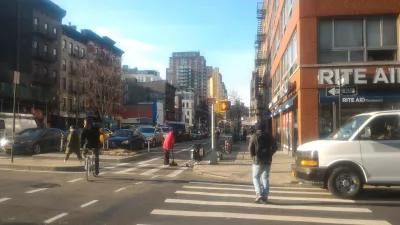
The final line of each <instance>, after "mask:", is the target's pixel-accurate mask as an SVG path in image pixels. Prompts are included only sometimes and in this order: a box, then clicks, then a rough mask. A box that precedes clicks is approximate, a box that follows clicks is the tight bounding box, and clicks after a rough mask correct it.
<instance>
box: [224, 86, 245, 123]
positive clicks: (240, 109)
mask: <svg viewBox="0 0 400 225" xmlns="http://www.w3.org/2000/svg"><path fill="white" fill-rule="evenodd" d="M241 100H242V99H241V97H240V94H239V92H238V91H236V90H232V91H230V93H229V101H231V104H232V106H231V109H230V110H229V112H228V113H227V116H228V118H229V119H237V120H240V118H241V117H242V116H245V115H248V112H247V109H246V107H245V106H243V105H242V104H241Z"/></svg>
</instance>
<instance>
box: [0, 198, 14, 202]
mask: <svg viewBox="0 0 400 225" xmlns="http://www.w3.org/2000/svg"><path fill="white" fill-rule="evenodd" d="M10 199H11V198H0V202H5V201H7V200H10Z"/></svg>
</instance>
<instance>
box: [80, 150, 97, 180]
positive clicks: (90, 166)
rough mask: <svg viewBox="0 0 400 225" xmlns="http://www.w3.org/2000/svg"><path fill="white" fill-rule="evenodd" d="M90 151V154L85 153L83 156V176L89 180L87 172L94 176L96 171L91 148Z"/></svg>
mask: <svg viewBox="0 0 400 225" xmlns="http://www.w3.org/2000/svg"><path fill="white" fill-rule="evenodd" d="M89 151H90V152H91V154H90V155H88V154H86V156H85V171H86V172H85V176H86V181H89V174H90V173H92V174H93V176H94V177H96V171H95V155H94V151H93V150H89ZM81 152H82V153H83V152H84V149H82V150H81Z"/></svg>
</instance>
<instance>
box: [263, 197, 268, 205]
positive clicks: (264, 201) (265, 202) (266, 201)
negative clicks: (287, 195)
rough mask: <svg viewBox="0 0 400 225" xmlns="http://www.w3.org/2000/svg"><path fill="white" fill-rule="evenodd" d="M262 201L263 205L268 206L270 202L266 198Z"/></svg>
mask: <svg viewBox="0 0 400 225" xmlns="http://www.w3.org/2000/svg"><path fill="white" fill-rule="evenodd" d="M262 201H263V204H269V203H270V202H269V201H268V198H263V199H262Z"/></svg>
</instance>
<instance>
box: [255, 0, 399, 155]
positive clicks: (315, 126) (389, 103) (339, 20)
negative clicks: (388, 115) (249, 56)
mask: <svg viewBox="0 0 400 225" xmlns="http://www.w3.org/2000/svg"><path fill="white" fill-rule="evenodd" d="M262 9H263V10H261V12H264V13H265V14H264V15H265V16H264V18H263V19H262V21H261V22H262V23H261V25H262V29H261V32H260V33H261V34H265V44H263V46H264V51H265V56H266V57H265V67H264V69H265V70H264V71H262V73H261V76H259V77H260V79H261V80H264V81H263V82H261V83H265V84H266V85H265V87H264V90H263V94H264V95H265V96H269V97H268V99H267V101H266V103H267V104H266V105H267V108H268V110H270V112H271V113H270V114H263V115H262V117H263V119H271V118H272V131H273V134H275V135H276V134H278V133H279V137H280V138H281V143H282V146H283V148H284V150H289V151H290V150H295V149H296V147H297V146H298V145H300V144H304V143H305V142H308V141H312V140H315V139H318V138H321V137H325V136H326V135H327V134H330V133H332V132H334V131H335V130H337V129H338V128H339V127H340V125H341V123H343V122H344V121H345V120H347V119H348V118H350V117H351V116H354V115H356V114H358V113H363V112H367V111H375V110H389V109H399V108H400V104H399V102H400V85H399V84H400V64H399V55H400V49H399V47H398V46H399V42H400V40H399V37H400V35H399V30H400V29H399V22H400V21H399V13H400V1H398V0H384V1H376V0H364V1H357V0H346V1H344V0H298V1H296V0H286V1H282V0H265V1H264V2H263V7H262ZM263 54H264V53H263ZM261 59H264V58H261ZM256 62H257V61H256ZM338 80H343V81H342V83H341V87H342V90H344V91H345V92H343V91H342V93H343V95H342V98H341V121H339V120H340V118H339V109H338V103H339V97H338V96H337V94H338V93H337V91H336V89H337V88H338V84H337V81H338ZM252 86H253V87H254V85H252ZM292 152H294V151H292Z"/></svg>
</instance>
